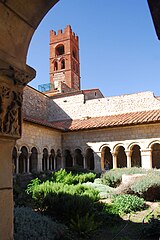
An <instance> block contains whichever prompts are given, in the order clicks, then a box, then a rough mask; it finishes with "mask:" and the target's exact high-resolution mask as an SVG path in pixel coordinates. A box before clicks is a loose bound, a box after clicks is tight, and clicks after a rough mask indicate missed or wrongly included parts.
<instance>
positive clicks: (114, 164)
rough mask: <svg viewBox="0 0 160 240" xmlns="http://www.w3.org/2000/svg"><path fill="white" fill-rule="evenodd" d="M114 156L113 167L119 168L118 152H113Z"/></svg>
mask: <svg viewBox="0 0 160 240" xmlns="http://www.w3.org/2000/svg"><path fill="white" fill-rule="evenodd" d="M112 158H113V168H117V154H116V153H115V152H112Z"/></svg>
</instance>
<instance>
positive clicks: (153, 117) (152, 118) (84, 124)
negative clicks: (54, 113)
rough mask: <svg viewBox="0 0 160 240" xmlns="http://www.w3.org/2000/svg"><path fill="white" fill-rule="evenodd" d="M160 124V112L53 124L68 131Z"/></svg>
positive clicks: (133, 113)
mask: <svg viewBox="0 0 160 240" xmlns="http://www.w3.org/2000/svg"><path fill="white" fill-rule="evenodd" d="M153 122H160V110H151V111H142V112H131V113H124V114H117V115H111V116H103V117H94V118H88V119H77V120H65V121H60V122H52V123H53V124H54V125H55V126H61V127H62V128H64V129H65V130H66V131H77V130H87V129H94V128H105V127H116V126H125V125H136V124H143V123H153Z"/></svg>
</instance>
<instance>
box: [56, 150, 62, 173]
mask: <svg viewBox="0 0 160 240" xmlns="http://www.w3.org/2000/svg"><path fill="white" fill-rule="evenodd" d="M61 166H62V154H61V150H60V149H58V150H57V152H56V156H55V169H56V170H58V169H60V168H61Z"/></svg>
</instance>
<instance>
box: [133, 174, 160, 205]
mask: <svg viewBox="0 0 160 240" xmlns="http://www.w3.org/2000/svg"><path fill="white" fill-rule="evenodd" d="M131 190H132V191H133V192H134V193H135V194H137V195H139V196H141V197H143V198H144V199H146V200H150V201H153V200H160V176H159V173H157V172H154V173H149V174H147V175H146V176H144V177H142V178H141V179H138V180H137V181H135V182H134V183H133V184H132V186H131Z"/></svg>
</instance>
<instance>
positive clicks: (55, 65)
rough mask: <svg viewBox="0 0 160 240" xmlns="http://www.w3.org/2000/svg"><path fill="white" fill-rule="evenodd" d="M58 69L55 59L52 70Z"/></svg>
mask: <svg viewBox="0 0 160 240" xmlns="http://www.w3.org/2000/svg"><path fill="white" fill-rule="evenodd" d="M57 70H58V63H57V61H55V62H54V71H57Z"/></svg>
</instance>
